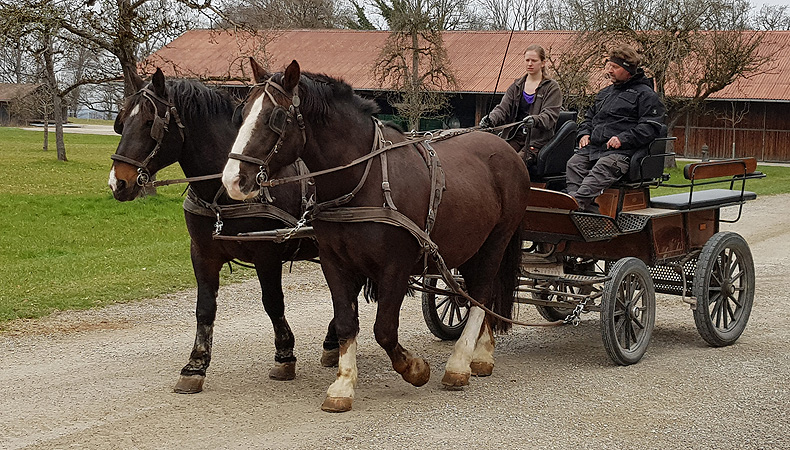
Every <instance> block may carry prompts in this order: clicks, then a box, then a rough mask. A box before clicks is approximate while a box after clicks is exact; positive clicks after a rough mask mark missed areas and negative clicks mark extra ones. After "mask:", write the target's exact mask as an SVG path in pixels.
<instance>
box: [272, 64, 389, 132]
mask: <svg viewBox="0 0 790 450" xmlns="http://www.w3.org/2000/svg"><path fill="white" fill-rule="evenodd" d="M282 78H283V74H282V73H276V74H274V75H272V79H273V81H275V82H276V83H279V84H282ZM303 93H304V94H305V95H302V94H303ZM299 94H300V95H299V97H300V100H301V101H302V104H301V105H300V106H299V109H300V110H301V111H302V113H303V114H304V115H306V116H311V117H312V118H313V119H315V120H322V121H325V120H326V118H327V116H328V113H329V112H331V111H332V110H335V111H339V110H340V109H341V108H344V107H349V108H351V109H352V110H353V111H354V112H357V113H359V114H362V115H364V116H372V115H373V114H376V113H378V112H379V107H378V105H377V104H376V102H374V101H373V100H368V99H366V98H362V97H360V96H359V95H357V94H356V93H355V92H354V89H353V88H352V87H351V86H350V85H349V84H348V83H346V82H345V81H343V80H339V79H337V78H332V77H330V76H329V75H325V74H317V73H310V72H302V77H301V80H300V81H299ZM344 111H345V109H344Z"/></svg>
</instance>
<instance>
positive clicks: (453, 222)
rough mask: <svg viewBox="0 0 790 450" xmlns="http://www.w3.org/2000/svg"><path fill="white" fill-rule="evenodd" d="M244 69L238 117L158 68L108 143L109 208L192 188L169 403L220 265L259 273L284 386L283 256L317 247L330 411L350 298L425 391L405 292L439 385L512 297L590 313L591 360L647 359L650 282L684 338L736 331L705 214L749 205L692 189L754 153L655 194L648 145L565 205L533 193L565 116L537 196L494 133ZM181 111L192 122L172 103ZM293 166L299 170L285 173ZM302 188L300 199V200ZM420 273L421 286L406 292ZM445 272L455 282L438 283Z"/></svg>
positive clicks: (293, 74) (747, 168)
mask: <svg viewBox="0 0 790 450" xmlns="http://www.w3.org/2000/svg"><path fill="white" fill-rule="evenodd" d="M250 62H251V65H252V69H253V70H252V72H253V82H254V86H253V89H252V91H251V92H250V94H249V96H248V98H247V99H246V100H245V102H244V103H242V104H241V105H239V106H238V107H236V108H235V113H234V108H233V105H232V102H230V101H228V99H226V98H220V99H216V100H212V101H211V102H209V103H208V104H202V102H204V100H201V99H206V98H210V97H211V95H209V94H205V93H202V92H200V93H198V94H197V95H195V93H194V91H195V90H196V89H195V87H194V86H186V87H182V88H176V86H175V85H167V86H166V85H165V80H164V76H163V75H162V73H161V71H157V74H155V75H154V78H153V81H152V83H151V84H150V85H148V86H144V85H142V84H141V86H140V87H141V89H140V91H139V92H138V94H136V95H135V96H134V97H131V98H130V99H129V100H128V101H127V104H126V105H125V107H124V110H123V111H122V113H121V114H119V118H118V120H117V121H116V125H117V128H116V129H117V130H118V131H119V132H122V140H121V143H120V144H119V147H118V151H117V152H116V154H115V155H113V159H114V161H115V162H114V164H113V172H112V173H111V176H110V185H111V187H112V188H113V193H114V195H115V197H116V198H117V199H119V200H131V199H132V198H134V197H135V196H136V195H137V194H138V192H139V190H140V186H142V185H144V184H146V183H147V182H149V180H148V178H149V177H150V175H151V174H155V172H156V171H157V170H159V169H161V168H162V167H164V166H166V165H168V164H172V163H174V162H176V161H178V162H179V163H180V164H181V166H182V168H183V169H184V173H185V174H186V175H187V176H188V177H190V179H188V180H189V181H190V182H193V185H194V188H193V187H190V195H189V196H188V197H187V199H186V200H185V207H184V208H185V215H186V218H187V227H188V229H189V232H190V236H191V238H192V260H193V266H194V268H195V276H196V278H197V280H198V300H197V308H196V318H197V332H196V337H195V344H194V347H193V350H192V353H191V355H190V359H189V362H188V364H187V365H186V366H185V367H184V369H183V370H182V371H181V377H180V378H179V381H178V384H177V385H176V389H175V390H176V392H184V393H194V392H199V391H200V390H202V387H203V381H204V378H205V375H206V369H207V368H208V365H209V362H210V358H211V344H212V333H213V322H214V315H215V312H216V297H217V287H218V273H219V269H220V267H221V266H222V265H223V264H225V263H227V262H228V261H230V260H232V259H234V258H238V259H242V260H244V261H249V262H252V263H254V264H255V267H256V271H257V272H258V276H259V279H260V282H261V287H262V291H263V298H262V300H263V303H264V306H265V307H266V311H267V313H268V314H269V316H270V318H271V320H272V324H273V326H274V329H275V347H276V353H275V366H274V367H273V368H272V370H271V372H270V377H272V378H276V379H292V378H293V377H294V373H295V372H294V371H295V358H294V356H293V346H294V338H293V334H292V333H291V331H290V328H289V327H288V324H287V322H286V321H285V317H284V306H283V294H282V289H281V288H280V285H279V282H280V281H279V277H280V270H281V263H282V261H286V260H296V259H311V258H314V257H315V256H316V250H317V251H318V253H320V258H321V265H322V269H323V272H324V275H325V278H326V280H327V284H328V286H329V289H330V291H331V293H332V302H333V306H334V317H333V318H332V319H331V322H330V324H329V327H328V328H329V329H328V332H327V337H326V340H325V343H324V355H323V357H322V363H323V364H324V365H333V364H337V365H338V371H337V378H336V380H335V382H334V383H332V385H331V386H330V387H329V389H328V391H327V397H326V399H325V400H324V403H323V405H322V409H324V410H326V411H348V410H350V409H351V404H352V400H353V396H354V388H355V385H356V379H357V367H356V334H357V332H358V330H359V323H358V316H357V301H358V300H357V299H358V295H359V294H360V292H361V291H362V289H363V287H364V288H365V293H366V294H367V295H368V296H369V297H370V298H373V299H375V300H376V301H377V303H378V306H377V314H376V323H375V325H374V334H375V337H376V341H377V342H378V343H379V344H380V345H381V347H382V348H384V350H385V351H386V352H387V354H388V356H389V357H390V359H391V361H392V367H393V369H395V370H396V371H397V372H398V373H399V374H401V376H402V377H403V378H404V380H406V381H408V382H409V383H411V384H413V385H415V386H422V385H423V384H425V383H426V382H427V381H428V379H429V376H430V368H429V366H428V364H427V363H426V362H425V361H424V360H423V359H422V358H420V357H419V356H416V355H414V354H412V353H411V352H409V351H408V350H406V349H405V348H403V347H402V346H401V344H400V343H399V342H398V334H397V330H398V314H399V310H400V307H401V303H402V301H403V297H404V296H405V294H406V293H407V292H408V290H409V289H410V287H417V288H419V289H422V290H424V291H425V294H424V296H423V311H424V312H425V315H426V320H427V323H428V327H429V328H430V329H431V330H432V331H433V332H434V333H435V334H437V336H439V337H441V338H443V339H450V338H457V342H456V344H455V347H454V350H453V354H452V355H451V356H450V358H449V360H448V362H447V365H446V368H445V373H444V377H443V378H442V384H443V385H444V386H445V387H447V388H448V389H457V388H461V387H463V386H465V385H467V384H468V382H469V378H470V376H471V375H475V376H486V375H490V374H491V373H492V370H493V366H494V360H493V349H494V342H493V331H497V330H506V329H507V328H508V327H510V326H511V324H512V323H518V322H516V321H512V320H510V315H511V313H512V311H513V304H514V301H516V300H517V298H518V301H523V302H527V303H532V304H534V305H536V306H537V307H538V308H539V311H541V314H542V315H543V316H544V317H546V318H549V319H551V320H553V322H552V324H561V323H565V322H576V323H577V322H578V320H579V317H580V314H582V313H584V312H589V311H600V313H601V317H602V334H603V337H604V343H605V346H606V349H607V351H608V353H609V354H610V356H611V357H612V359H614V360H615V361H616V362H618V363H620V364H631V363H634V362H636V361H638V360H639V358H641V356H642V354H643V353H644V351H645V349H646V346H647V342H648V341H649V338H650V333H651V331H652V327H653V321H654V315H655V297H654V296H655V293H654V292H655V291H659V292H671V293H677V294H679V295H681V296H682V297H683V298H684V299H685V298H687V297H688V298H691V297H692V296H693V297H694V298H696V300H695V301H691V300H689V301H690V302H691V303H692V306H696V309H695V313H694V314H695V319H696V322H697V327H698V328H699V329H700V333H701V334H702V336H703V338H705V339H706V340H707V341H708V342H710V343H711V344H712V345H727V344H729V343H732V342H733V341H734V340H735V339H737V337H738V336H739V335H740V333H741V332H742V331H743V327H744V326H745V325H746V321H747V319H748V315H749V310H750V308H751V303H752V297H753V295H754V269H753V265H752V260H751V255H750V254H749V250H748V246H746V244H745V242H744V241H743V239H741V238H740V237H738V236H737V235H734V234H732V233H719V222H721V221H723V219H721V217H720V209H721V208H722V207H724V206H729V205H741V204H743V202H745V201H746V200H749V199H751V198H754V197H755V196H754V194H752V193H749V192H747V191H745V190H744V189H743V187H741V189H740V190H737V189H734V188H733V185H731V186H730V189H724V190H713V191H700V190H697V191H694V188H695V187H696V186H699V185H700V184H701V183H706V182H707V181H705V180H708V179H717V180H719V179H720V178H721V177H729V179H730V183H733V182H734V181H736V180H739V181H744V182H745V180H746V179H748V178H753V177H757V176H760V174H758V173H756V172H755V167H756V163H755V161H754V159H742V160H733V161H726V162H716V163H700V164H696V165H693V166H691V167H688V168H687V172H688V174H687V178H689V180H690V187H689V192H688V193H687V194H678V195H677V196H674V197H673V196H669V197H660V198H653V199H651V198H650V188H651V187H654V186H656V185H658V184H660V183H661V181H663V178H662V177H663V174H662V173H661V172H662V168H663V158H664V156H665V155H664V152H663V148H662V145H665V142H663V141H659V143H657V144H656V145H654V146H651V148H650V149H647V150H646V151H645V155H644V157H639V158H634V159H633V160H634V161H637V163H636V166H635V168H634V169H633V172H634V173H636V174H637V175H636V177H635V178H633V179H629V180H627V181H624V182H623V183H622V184H621V185H619V186H617V187H615V188H613V189H611V190H610V191H607V192H606V193H604V195H603V196H602V197H601V198H600V199H599V203H601V207H602V212H603V214H587V213H582V212H579V211H577V209H578V205H576V203H575V200H574V199H573V198H572V197H569V196H568V195H566V194H562V193H561V192H557V191H552V190H549V189H545V187H550V188H551V187H553V186H555V185H556V184H557V183H561V182H562V176H561V173H559V172H557V170H558V169H557V168H559V167H560V166H562V169H559V170H560V172H561V171H562V170H564V161H563V156H562V153H563V152H564V151H565V152H567V148H568V145H567V143H568V142H571V144H572V138H571V136H572V135H573V134H575V132H573V130H572V129H573V127H574V126H575V121H571V120H567V121H565V122H564V123H561V124H559V125H558V126H559V127H560V128H561V129H560V130H558V133H557V135H556V137H555V143H554V144H552V145H554V146H555V147H556V149H555V151H552V152H551V153H550V154H541V156H539V161H540V162H539V164H542V166H541V167H542V172H541V177H540V178H538V179H536V180H533V183H541V186H543V187H538V185H537V184H534V185H533V186H530V184H529V177H528V175H527V171H526V168H525V167H524V165H523V164H522V163H521V161H520V158H519V157H518V156H517V155H516V154H515V152H513V151H512V148H511V147H510V146H509V145H508V144H507V143H505V141H504V140H502V139H500V138H499V137H496V136H494V135H492V134H489V133H480V132H475V130H458V131H454V132H451V133H449V134H448V133H445V134H443V135H435V136H434V135H431V134H426V135H421V136H414V135H412V136H409V135H404V134H403V133H402V132H400V131H399V130H397V129H395V128H392V127H390V126H387V125H385V124H382V123H381V122H379V121H377V120H376V119H375V118H373V117H372V114H373V113H374V112H375V105H374V104H373V103H372V102H370V101H367V100H364V99H361V98H360V97H358V96H356V95H355V94H354V92H353V90H352V89H351V88H350V86H348V85H347V84H345V83H343V82H341V81H339V80H335V79H332V78H330V77H327V76H324V75H316V74H305V73H301V70H300V68H299V66H298V64H297V63H296V62H295V61H294V62H292V63H291V64H290V65H289V66H288V68H287V69H286V70H285V71H284V72H282V73H279V74H269V73H267V72H266V71H265V70H263V69H262V68H261V67H260V66H259V65H258V64H257V63H255V62H254V60H252V59H251V61H250ZM179 97H184V98H179ZM189 107H193V108H195V109H196V110H197V111H196V112H189V111H184V109H187V108H189ZM182 119H183V121H182ZM175 130H178V133H176V132H175ZM569 130H570V131H569ZM234 139H235V140H234ZM371 142H372V146H371ZM547 147H549V148H551V147H550V146H547ZM228 149H230V151H231V153H230V155H229V159H228V157H227V156H228V155H227V153H224V155H223V151H224V152H227V150H228ZM570 149H571V151H572V145H571V147H570ZM659 150H660V151H659ZM299 159H301V160H302V161H303V162H304V164H305V165H306V167H307V168H308V169H309V172H307V173H305V172H304V171H300V170H299V169H298V168H295V167H296V166H293V164H294V163H295V162H296V161H297V160H299ZM225 160H227V163H224V162H223V161H225ZM565 160H567V158H565ZM374 161H377V162H376V163H375V164H374V163H373V162H374ZM223 164H224V170H223V173H222V174H221V175H217V174H216V172H217V170H218V169H219V170H222V167H221V166H222V165H223ZM220 176H221V177H222V185H221V186H220V185H219V180H218V178H220ZM270 176H271V177H273V178H272V179H270ZM308 180H310V182H309V183H307V181H308ZM162 184H164V183H162ZM288 186H290V188H288V189H286V187H288ZM300 187H301V188H300ZM725 191H726V192H725ZM225 193H227V195H228V196H229V197H230V198H232V199H233V200H235V201H236V202H235V203H234V202H233V200H230V199H229V198H227V196H226V195H225ZM313 193H314V195H315V198H314V199H315V202H312V201H308V199H309V198H311V197H312V194H313ZM300 194H301V195H300ZM223 200H224V201H229V202H231V204H229V205H226V204H223ZM239 201H241V203H239ZM264 204H266V205H264ZM269 204H270V205H269ZM382 204H383V206H381V205H382ZM267 206H274V207H275V208H268V207H267ZM440 206H441V208H440ZM468 211H475V214H474V215H470V214H468ZM284 212H287V213H288V214H285V213H284ZM297 216H300V218H299V219H297V218H296V217H297ZM226 219H227V220H226ZM309 220H312V226H309V225H310V224H309V223H308V222H309ZM283 225H286V226H287V228H283ZM439 249H441V253H440V252H439ZM648 266H649V268H648ZM449 268H452V269H453V271H452V272H451V270H450V269H449ZM420 274H422V279H423V280H426V281H425V282H422V283H416V281H415V280H416V279H417V278H415V277H414V275H420ZM431 274H441V275H431ZM440 280H441V281H440ZM442 281H443V282H444V283H446V284H448V285H449V286H450V287H451V288H452V290H451V291H448V290H441V289H438V288H436V287H435V285H436V284H438V283H440V282H442ZM461 285H462V286H463V287H464V289H462V288H461ZM516 292H518V293H519V295H518V296H516V295H515V294H514V293H516ZM527 294H529V295H527ZM448 311H450V312H452V315H451V316H448V314H447V312H448ZM449 317H452V319H450V320H449V321H448V318H449Z"/></svg>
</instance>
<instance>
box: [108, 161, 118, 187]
mask: <svg viewBox="0 0 790 450" xmlns="http://www.w3.org/2000/svg"><path fill="white" fill-rule="evenodd" d="M107 184H109V185H110V189H112V191H113V192H115V189H117V188H118V179H117V178H115V167H113V168H112V169H111V170H110V179H109V180H107Z"/></svg>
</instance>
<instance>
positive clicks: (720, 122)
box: [673, 101, 790, 162]
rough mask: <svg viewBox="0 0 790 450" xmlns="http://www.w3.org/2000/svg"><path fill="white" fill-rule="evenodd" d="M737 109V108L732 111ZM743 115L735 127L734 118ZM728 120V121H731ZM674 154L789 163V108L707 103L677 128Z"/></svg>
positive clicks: (675, 130)
mask: <svg viewBox="0 0 790 450" xmlns="http://www.w3.org/2000/svg"><path fill="white" fill-rule="evenodd" d="M733 106H734V108H733ZM733 111H734V112H735V116H737V115H738V114H743V116H742V118H741V119H740V120H739V121H737V123H735V125H734V126H733V123H732V122H733V120H732V118H733V117H734V114H733ZM728 118H729V120H728ZM673 135H674V136H676V137H677V141H676V142H675V152H676V153H677V154H678V155H681V156H685V157H687V158H700V157H701V156H702V146H703V145H707V146H708V156H710V157H711V158H729V157H732V156H733V145H732V144H733V141H734V142H735V156H736V157H744V156H754V157H756V158H757V159H758V160H760V161H784V162H787V161H790V105H789V104H787V103H779V102H725V101H711V102H708V104H707V107H706V110H705V111H704V112H702V113H699V112H695V113H689V114H688V115H687V116H686V117H683V118H681V119H680V120H679V121H678V123H677V124H676V125H675V128H674V130H673Z"/></svg>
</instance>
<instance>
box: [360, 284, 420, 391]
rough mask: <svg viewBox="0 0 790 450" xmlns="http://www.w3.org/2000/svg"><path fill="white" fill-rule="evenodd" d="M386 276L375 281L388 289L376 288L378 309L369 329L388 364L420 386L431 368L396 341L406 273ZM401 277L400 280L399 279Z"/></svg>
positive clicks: (379, 285)
mask: <svg viewBox="0 0 790 450" xmlns="http://www.w3.org/2000/svg"><path fill="white" fill-rule="evenodd" d="M399 275H400V276H396V277H390V278H388V279H386V280H384V281H382V282H381V283H380V284H378V285H377V287H378V288H379V289H381V286H386V287H387V288H388V289H387V290H386V291H385V290H383V289H382V290H379V291H378V292H377V295H376V297H377V299H378V309H377V311H376V323H375V325H374V326H373V333H374V334H375V336H376V342H378V343H379V345H380V346H381V348H383V349H384V350H385V351H386V352H387V355H388V356H389V357H390V360H391V361H392V368H393V369H395V371H396V372H398V373H399V374H400V375H401V376H402V377H403V379H404V380H406V381H408V382H409V383H411V384H413V385H414V386H418V387H419V386H422V385H424V384H425V383H427V382H428V380H429V379H430V378H431V368H430V366H428V363H427V362H425V360H424V359H423V358H420V357H418V356H414V355H412V354H411V352H409V351H408V350H406V349H404V348H403V347H402V346H401V345H400V343H398V325H399V322H400V320H399V314H400V308H401V305H402V304H403V296H404V295H406V291H407V284H406V281H405V280H407V279H408V274H407V273H406V274H399ZM401 280H402V281H401Z"/></svg>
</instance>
